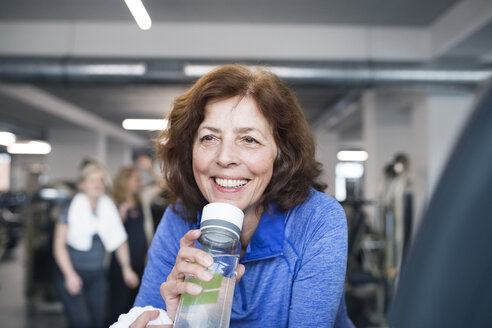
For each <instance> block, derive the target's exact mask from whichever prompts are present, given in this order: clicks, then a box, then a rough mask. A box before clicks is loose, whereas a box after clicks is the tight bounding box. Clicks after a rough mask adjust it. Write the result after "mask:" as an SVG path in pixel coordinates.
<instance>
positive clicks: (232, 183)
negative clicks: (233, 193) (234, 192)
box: [215, 178, 248, 188]
mask: <svg viewBox="0 0 492 328" xmlns="http://www.w3.org/2000/svg"><path fill="white" fill-rule="evenodd" d="M247 182H248V180H232V179H220V178H215V183H216V184H218V185H219V186H221V187H224V188H239V187H242V186H244V185H245V184H246V183H247Z"/></svg>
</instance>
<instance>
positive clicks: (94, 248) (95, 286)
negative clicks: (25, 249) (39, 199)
mask: <svg viewBox="0 0 492 328" xmlns="http://www.w3.org/2000/svg"><path fill="white" fill-rule="evenodd" d="M106 176H107V175H106V171H105V169H104V168H103V167H102V166H101V165H99V164H95V163H91V164H89V165H87V166H85V167H84V168H83V169H82V170H81V173H80V177H79V184H78V187H79V193H78V194H76V195H75V197H74V198H73V199H72V201H71V202H70V206H69V207H68V209H67V210H66V211H65V212H64V214H63V215H62V216H61V217H60V218H59V220H58V222H57V224H56V226H55V233H54V241H53V251H54V257H55V261H56V263H57V265H58V268H59V270H55V271H56V277H55V284H56V286H57V290H58V292H59V295H60V298H61V300H62V303H63V305H64V307H65V311H66V313H67V316H68V320H69V323H70V326H71V327H103V325H104V316H105V306H106V299H107V295H106V289H107V287H106V286H107V283H106V273H105V267H104V258H105V255H106V253H109V252H113V251H115V250H116V255H117V258H118V261H119V263H120V267H121V271H122V274H123V278H124V281H125V283H126V284H127V286H129V287H130V288H133V287H136V286H137V285H138V283H139V279H138V276H137V275H136V274H135V272H134V271H133V270H132V268H131V266H130V256H129V250H128V243H127V235H126V232H125V229H124V227H123V224H122V222H121V219H120V216H119V214H118V210H117V208H116V206H115V205H114V203H113V202H112V201H111V199H110V198H109V197H108V196H106V195H105V191H106V185H105V180H106Z"/></svg>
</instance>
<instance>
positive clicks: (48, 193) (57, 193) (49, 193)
mask: <svg viewBox="0 0 492 328" xmlns="http://www.w3.org/2000/svg"><path fill="white" fill-rule="evenodd" d="M39 194H40V196H41V197H42V198H44V199H57V198H66V197H68V193H67V192H66V191H65V190H61V189H55V188H45V189H41V191H40V192H39Z"/></svg>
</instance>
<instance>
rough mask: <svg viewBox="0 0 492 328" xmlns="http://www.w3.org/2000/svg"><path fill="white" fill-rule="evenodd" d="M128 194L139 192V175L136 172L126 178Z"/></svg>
mask: <svg viewBox="0 0 492 328" xmlns="http://www.w3.org/2000/svg"><path fill="white" fill-rule="evenodd" d="M127 183H128V184H127V189H128V192H129V193H131V194H135V193H138V192H139V191H140V187H141V183H140V173H139V172H138V171H135V172H133V173H132V174H131V175H130V177H129V178H128V182H127Z"/></svg>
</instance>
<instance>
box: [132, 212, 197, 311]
mask: <svg viewBox="0 0 492 328" xmlns="http://www.w3.org/2000/svg"><path fill="white" fill-rule="evenodd" d="M191 228H192V225H191V224H190V223H187V222H185V221H184V220H182V219H181V217H179V216H178V215H177V214H176V213H175V212H174V211H173V210H172V208H171V206H170V207H168V208H167V210H166V212H165V213H164V216H163V217H162V220H161V222H160V224H159V227H158V228H157V231H156V233H155V236H154V239H153V240H152V244H151V246H150V248H149V252H148V261H147V266H146V267H145V272H144V275H143V277H142V283H141V285H140V290H139V292H138V295H137V298H136V300H135V304H134V306H142V307H143V306H147V305H151V306H153V307H155V308H160V309H164V310H165V309H166V304H165V302H164V300H163V299H162V296H161V293H160V287H161V284H162V283H163V282H165V281H166V279H167V276H168V275H169V273H170V272H171V270H172V268H173V267H174V264H175V262H176V255H177V254H178V252H179V240H180V239H181V237H183V236H184V235H185V234H186V232H188V230H190V229H191Z"/></svg>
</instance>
